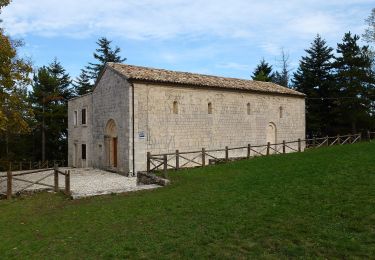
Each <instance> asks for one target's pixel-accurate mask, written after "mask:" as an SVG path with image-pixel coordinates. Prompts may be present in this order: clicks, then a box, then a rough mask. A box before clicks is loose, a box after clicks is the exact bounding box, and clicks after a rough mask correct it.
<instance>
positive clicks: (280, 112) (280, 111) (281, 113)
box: [279, 107, 284, 118]
mask: <svg viewBox="0 0 375 260" xmlns="http://www.w3.org/2000/svg"><path fill="white" fill-rule="evenodd" d="M283 110H284V109H283V107H280V108H279V116H280V118H283Z"/></svg>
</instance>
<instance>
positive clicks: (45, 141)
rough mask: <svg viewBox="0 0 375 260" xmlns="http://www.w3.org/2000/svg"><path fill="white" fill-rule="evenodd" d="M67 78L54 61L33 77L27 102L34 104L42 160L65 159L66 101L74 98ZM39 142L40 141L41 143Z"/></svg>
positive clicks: (58, 64)
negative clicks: (29, 100) (31, 88)
mask: <svg viewBox="0 0 375 260" xmlns="http://www.w3.org/2000/svg"><path fill="white" fill-rule="evenodd" d="M70 84H71V80H70V77H69V74H68V73H66V71H65V69H64V68H63V67H62V66H61V64H60V63H59V62H58V61H57V60H56V59H55V60H54V61H53V62H52V63H51V64H50V65H49V66H48V67H46V66H43V67H41V68H40V69H38V71H37V74H36V75H34V84H33V90H32V92H31V93H30V99H31V100H32V102H33V106H34V111H35V117H36V121H37V128H36V129H35V132H34V136H36V137H37V138H36V142H39V140H41V149H40V150H39V149H38V151H40V153H38V156H40V158H41V159H42V160H45V159H64V158H65V155H66V152H67V126H68V118H67V117H68V116H67V101H68V99H70V98H71V97H73V91H72V89H71V88H70ZM40 138H41V139H40Z"/></svg>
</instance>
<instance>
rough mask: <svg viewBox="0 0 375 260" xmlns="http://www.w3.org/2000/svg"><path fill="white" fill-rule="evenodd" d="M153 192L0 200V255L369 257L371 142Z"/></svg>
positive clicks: (243, 165)
mask: <svg viewBox="0 0 375 260" xmlns="http://www.w3.org/2000/svg"><path fill="white" fill-rule="evenodd" d="M170 177H171V179H172V182H173V184H172V185H171V186H169V187H166V188H163V189H158V190H154V191H144V192H137V193H131V194H126V195H117V196H115V195H114V196H105V197H96V198H90V199H85V200H78V201H70V200H67V199H65V198H64V197H63V196H61V195H53V194H47V193H45V194H39V195H36V196H33V197H27V198H24V199H17V200H14V201H11V202H9V201H0V253H1V258H3V257H4V258H19V257H22V258H25V257H33V258H50V257H61V258H62V257H64V258H86V257H89V258H129V257H132V258H154V259H155V258H208V257H211V258H213V257H214V258H275V259H277V258H280V257H281V258H285V257H302V258H346V257H349V256H350V257H360V258H365V257H368V258H370V257H373V256H374V255H375V143H371V144H369V143H366V144H355V145H347V146H340V147H329V148H322V149H318V150H312V151H308V152H305V153H300V154H297V153H295V154H289V155H280V156H272V157H268V158H257V159H253V160H250V161H240V162H234V163H230V164H226V165H219V166H212V167H206V168H200V169H192V170H186V171H181V172H177V173H171V174H170Z"/></svg>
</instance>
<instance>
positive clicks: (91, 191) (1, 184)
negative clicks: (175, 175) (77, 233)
mask: <svg viewBox="0 0 375 260" xmlns="http://www.w3.org/2000/svg"><path fill="white" fill-rule="evenodd" d="M60 170H62V171H65V170H70V187H71V194H72V197H73V199H78V198H84V197H90V196H97V195H104V194H111V193H124V192H130V191H138V190H146V189H155V188H159V187H160V186H158V185H137V178H136V177H125V176H122V175H119V174H116V173H112V172H107V171H102V170H98V169H76V168H60ZM17 173H19V172H14V174H17ZM52 173H53V170H51V171H46V172H39V173H33V174H29V175H22V176H17V177H16V178H19V179H23V180H28V181H37V180H39V179H42V178H43V177H45V176H47V175H49V174H52ZM41 183H45V184H49V185H53V183H54V177H53V174H52V175H51V176H49V177H47V178H46V179H44V180H42V181H41ZM28 185H29V183H26V182H22V181H17V180H13V186H12V187H13V193H17V192H18V191H20V190H22V189H23V188H25V187H26V186H28ZM59 187H60V188H61V189H64V188H65V177H64V176H63V175H61V174H59ZM46 188H48V187H45V186H41V185H33V186H31V187H29V188H27V189H26V191H38V190H43V189H46ZM6 190H7V182H6V173H4V172H0V194H6Z"/></svg>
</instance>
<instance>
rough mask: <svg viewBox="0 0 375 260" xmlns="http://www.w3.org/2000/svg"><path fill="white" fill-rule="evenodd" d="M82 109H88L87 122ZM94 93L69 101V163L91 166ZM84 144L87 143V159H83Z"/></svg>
mask: <svg viewBox="0 0 375 260" xmlns="http://www.w3.org/2000/svg"><path fill="white" fill-rule="evenodd" d="M82 109H85V110H86V123H85V124H83V123H82ZM92 112H93V111H92V95H91V94H88V95H85V96H82V97H78V98H74V99H72V100H69V102H68V165H69V166H70V167H79V168H81V167H83V168H85V167H91V166H92V161H93V156H94V154H93V153H92ZM82 145H86V160H84V159H82Z"/></svg>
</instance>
